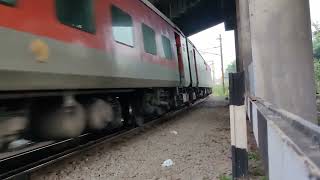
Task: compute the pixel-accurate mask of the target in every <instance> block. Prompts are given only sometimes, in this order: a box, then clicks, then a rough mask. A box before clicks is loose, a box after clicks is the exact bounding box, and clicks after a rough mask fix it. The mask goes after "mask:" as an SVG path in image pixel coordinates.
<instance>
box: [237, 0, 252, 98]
mask: <svg viewBox="0 0 320 180" xmlns="http://www.w3.org/2000/svg"><path fill="white" fill-rule="evenodd" d="M236 9H237V30H236V31H237V36H236V38H237V40H236V42H237V44H238V45H236V48H237V56H238V58H239V61H240V62H239V64H241V65H242V71H244V72H245V84H246V94H247V95H248V94H250V91H251V90H250V78H249V77H251V76H253V75H252V74H250V73H252V72H251V71H249V65H250V64H251V62H252V50H251V30H250V16H249V2H248V0H236Z"/></svg>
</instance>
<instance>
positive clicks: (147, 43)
mask: <svg viewBox="0 0 320 180" xmlns="http://www.w3.org/2000/svg"><path fill="white" fill-rule="evenodd" d="M142 34H143V42H144V50H145V52H147V53H150V54H153V55H157V45H156V33H155V32H154V30H153V29H152V28H150V27H149V26H147V25H145V24H142Z"/></svg>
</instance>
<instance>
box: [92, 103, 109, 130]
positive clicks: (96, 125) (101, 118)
mask: <svg viewBox="0 0 320 180" xmlns="http://www.w3.org/2000/svg"><path fill="white" fill-rule="evenodd" d="M87 112H88V128H89V129H90V130H102V129H104V128H106V127H107V126H108V124H109V123H110V122H112V121H113V120H114V112H113V108H112V105H111V104H110V103H107V102H105V101H104V100H102V99H95V100H94V101H93V102H92V103H91V104H90V105H89V106H88V107H87Z"/></svg>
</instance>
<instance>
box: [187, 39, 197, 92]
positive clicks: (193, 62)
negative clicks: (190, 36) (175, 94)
mask: <svg viewBox="0 0 320 180" xmlns="http://www.w3.org/2000/svg"><path fill="white" fill-rule="evenodd" d="M187 43H188V56H189V69H190V77H191V86H192V87H197V86H198V76H197V68H196V59H195V54H194V46H193V45H192V44H191V42H190V41H188V42H187Z"/></svg>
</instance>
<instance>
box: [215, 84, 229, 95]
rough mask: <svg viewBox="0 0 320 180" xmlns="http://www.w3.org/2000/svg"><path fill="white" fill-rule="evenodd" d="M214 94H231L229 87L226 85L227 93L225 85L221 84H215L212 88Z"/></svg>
mask: <svg viewBox="0 0 320 180" xmlns="http://www.w3.org/2000/svg"><path fill="white" fill-rule="evenodd" d="M212 91H213V95H214V96H219V97H228V96H229V87H228V86H226V87H225V93H223V86H222V85H221V84H218V85H215V86H214V87H213V88H212Z"/></svg>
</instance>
